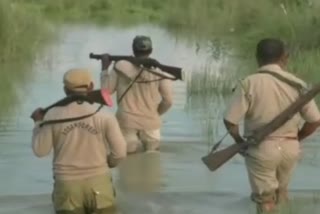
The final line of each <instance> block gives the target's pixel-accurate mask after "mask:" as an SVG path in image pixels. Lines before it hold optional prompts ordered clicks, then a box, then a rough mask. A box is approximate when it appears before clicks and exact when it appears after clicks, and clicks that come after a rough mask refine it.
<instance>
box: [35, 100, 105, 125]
mask: <svg viewBox="0 0 320 214" xmlns="http://www.w3.org/2000/svg"><path fill="white" fill-rule="evenodd" d="M102 107H103V105H100V106H99V108H98V109H97V110H96V111H95V112H93V113H91V114H87V115H83V116H80V117H72V118H66V119H58V120H47V121H43V122H42V123H40V125H39V127H42V126H44V125H49V124H57V123H66V122H73V121H77V120H82V119H85V118H88V117H91V116H93V115H95V114H96V113H98V112H99V111H100V110H101V108H102Z"/></svg>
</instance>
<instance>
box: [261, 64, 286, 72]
mask: <svg viewBox="0 0 320 214" xmlns="http://www.w3.org/2000/svg"><path fill="white" fill-rule="evenodd" d="M263 70H267V71H273V72H279V73H281V72H286V71H284V70H283V69H282V68H281V67H280V66H279V65H278V64H268V65H264V66H261V67H260V68H258V71H263Z"/></svg>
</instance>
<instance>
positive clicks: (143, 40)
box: [132, 35, 152, 57]
mask: <svg viewBox="0 0 320 214" xmlns="http://www.w3.org/2000/svg"><path fill="white" fill-rule="evenodd" d="M132 51H133V54H134V55H135V56H136V57H148V56H149V55H150V54H151V53H152V41H151V39H150V37H148V36H142V35H140V36H136V37H135V38H134V39H133V41H132Z"/></svg>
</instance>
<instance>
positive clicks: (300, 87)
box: [259, 70, 304, 94]
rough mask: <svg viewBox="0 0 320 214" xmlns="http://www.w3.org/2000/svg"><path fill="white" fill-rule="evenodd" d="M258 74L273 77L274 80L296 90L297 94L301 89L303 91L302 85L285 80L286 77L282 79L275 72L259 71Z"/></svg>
mask: <svg viewBox="0 0 320 214" xmlns="http://www.w3.org/2000/svg"><path fill="white" fill-rule="evenodd" d="M259 73H262V74H270V75H271V76H273V77H275V78H276V79H278V80H280V81H282V82H284V83H286V84H288V85H290V86H291V87H292V88H294V89H296V90H297V91H298V92H299V94H301V93H302V91H303V89H304V87H303V85H301V84H300V83H298V82H295V81H293V80H290V79H287V78H286V77H284V76H282V75H281V74H278V73H276V72H271V71H266V70H263V71H259Z"/></svg>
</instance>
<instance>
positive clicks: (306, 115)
mask: <svg viewBox="0 0 320 214" xmlns="http://www.w3.org/2000/svg"><path fill="white" fill-rule="evenodd" d="M300 113H301V116H302V118H303V119H304V120H305V121H306V122H308V123H314V122H318V121H319V120H320V113H319V109H318V107H317V104H316V102H315V101H314V100H311V101H310V102H309V103H307V104H306V105H305V106H304V107H303V108H302V109H301V111H300Z"/></svg>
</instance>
